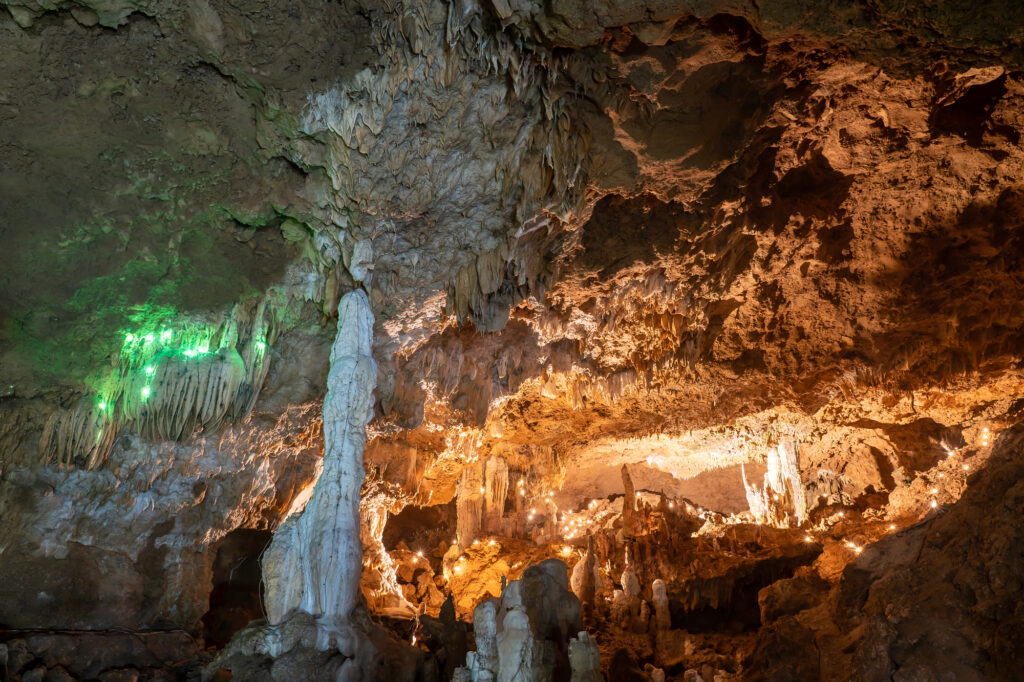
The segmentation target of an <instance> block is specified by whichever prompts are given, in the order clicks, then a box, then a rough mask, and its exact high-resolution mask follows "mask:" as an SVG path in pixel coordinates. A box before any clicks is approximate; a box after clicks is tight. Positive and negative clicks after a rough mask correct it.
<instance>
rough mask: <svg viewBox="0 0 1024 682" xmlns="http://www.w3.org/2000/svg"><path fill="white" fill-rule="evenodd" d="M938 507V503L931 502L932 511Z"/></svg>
mask: <svg viewBox="0 0 1024 682" xmlns="http://www.w3.org/2000/svg"><path fill="white" fill-rule="evenodd" d="M938 506H939V503H938V502H936V501H935V500H932V509H935V508H936V507H938Z"/></svg>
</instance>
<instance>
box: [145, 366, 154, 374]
mask: <svg viewBox="0 0 1024 682" xmlns="http://www.w3.org/2000/svg"><path fill="white" fill-rule="evenodd" d="M152 373H153V365H150V366H149V367H147V368H146V374H152Z"/></svg>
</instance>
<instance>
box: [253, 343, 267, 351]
mask: <svg viewBox="0 0 1024 682" xmlns="http://www.w3.org/2000/svg"><path fill="white" fill-rule="evenodd" d="M266 347H267V344H266V343H264V342H263V341H257V342H256V350H263V349H265V348H266Z"/></svg>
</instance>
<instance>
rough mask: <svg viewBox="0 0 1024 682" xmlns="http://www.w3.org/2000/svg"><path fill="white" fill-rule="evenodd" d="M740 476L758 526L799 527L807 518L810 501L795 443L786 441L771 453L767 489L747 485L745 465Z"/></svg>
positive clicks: (769, 452)
mask: <svg viewBox="0 0 1024 682" xmlns="http://www.w3.org/2000/svg"><path fill="white" fill-rule="evenodd" d="M740 474H741V476H742V477H743V489H744V490H745V491H746V493H747V504H748V505H749V506H750V513H751V514H753V515H754V519H755V520H756V521H757V522H758V523H770V524H771V525H773V526H776V527H778V528H785V527H788V526H792V527H798V526H800V524H802V523H803V522H804V520H805V519H806V518H807V500H806V496H805V494H804V486H803V482H802V481H801V479H800V467H799V464H798V461H797V450H796V445H795V444H794V443H792V442H788V441H787V442H784V443H780V444H779V445H778V447H776V448H770V449H769V450H768V461H767V471H766V472H765V474H764V488H760V489H759V488H758V487H757V485H756V484H750V483H747V473H746V470H745V469H744V468H743V465H742V464H741V465H740Z"/></svg>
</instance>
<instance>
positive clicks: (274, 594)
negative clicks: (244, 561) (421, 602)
mask: <svg viewBox="0 0 1024 682" xmlns="http://www.w3.org/2000/svg"><path fill="white" fill-rule="evenodd" d="M372 340H373V313H372V311H371V310H370V304H369V301H368V299H367V297H366V294H365V293H364V292H363V291H361V290H357V291H353V292H350V293H348V294H346V295H345V296H344V297H343V298H342V299H341V302H340V303H339V304H338V334H337V337H336V338H335V340H334V346H333V348H332V349H331V364H330V372H329V374H328V378H327V395H326V397H325V398H324V407H323V416H324V464H323V472H322V473H321V475H320V478H319V480H318V481H317V482H316V487H315V488H314V490H313V496H312V498H311V499H310V501H309V503H308V504H307V505H306V508H305V509H304V510H303V511H302V513H301V514H293V515H292V516H290V517H289V518H288V519H287V520H286V521H285V522H284V524H282V526H281V528H280V529H279V530H278V531H277V533H275V534H274V538H273V540H272V541H271V543H270V547H269V548H268V549H267V552H266V554H265V555H264V558H263V580H264V582H265V584H266V609H267V618H268V620H269V622H270V624H271V625H278V624H280V623H282V622H284V621H285V620H287V619H288V618H290V617H291V616H292V615H294V614H296V613H300V612H301V613H307V614H310V615H312V616H314V617H315V618H316V619H317V625H318V628H317V629H318V633H319V635H318V637H317V640H318V642H317V646H318V648H320V649H326V648H328V647H329V646H330V639H331V637H332V636H335V635H338V636H342V635H343V633H347V632H349V631H350V628H349V627H348V625H349V623H350V620H351V615H352V610H353V608H354V607H355V606H356V604H357V602H358V599H359V579H360V573H361V571H362V547H361V545H360V541H359V490H360V487H361V486H362V483H363V478H364V476H365V470H364V469H363V448H364V446H365V445H366V424H367V422H369V420H370V417H371V416H372V412H373V409H372V408H373V390H374V388H375V385H376V378H377V367H376V364H375V363H374V361H373V356H372V352H371V343H372ZM338 639H339V647H340V648H343V647H341V641H340V640H341V639H342V637H338Z"/></svg>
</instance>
